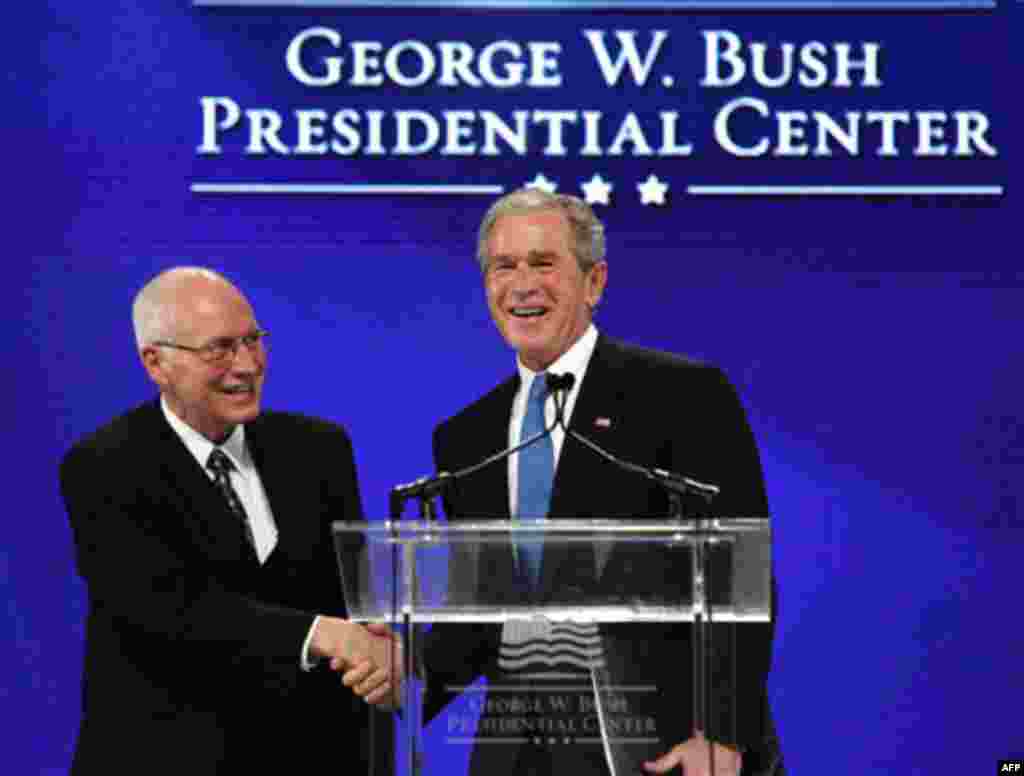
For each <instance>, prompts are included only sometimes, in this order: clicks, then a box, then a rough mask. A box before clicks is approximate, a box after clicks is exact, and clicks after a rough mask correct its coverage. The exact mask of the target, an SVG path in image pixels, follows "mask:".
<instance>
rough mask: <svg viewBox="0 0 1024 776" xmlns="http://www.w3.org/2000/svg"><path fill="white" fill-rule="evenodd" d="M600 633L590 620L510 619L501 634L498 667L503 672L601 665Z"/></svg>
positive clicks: (583, 669)
mask: <svg viewBox="0 0 1024 776" xmlns="http://www.w3.org/2000/svg"><path fill="white" fill-rule="evenodd" d="M604 666H605V661H604V651H603V649H602V648H601V637H600V635H599V634H598V632H597V625H595V624H594V623H582V624H581V623H550V622H547V621H545V620H510V621H508V622H506V623H505V626H504V628H503V629H502V634H501V651H500V653H499V655H498V667H499V668H500V669H501V670H502V671H506V672H534V671H539V670H545V671H549V670H551V669H562V670H566V669H575V670H581V671H587V670H589V669H591V668H604Z"/></svg>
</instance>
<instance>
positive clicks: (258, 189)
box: [189, 183, 505, 194]
mask: <svg viewBox="0 0 1024 776" xmlns="http://www.w3.org/2000/svg"><path fill="white" fill-rule="evenodd" d="M189 188H190V189H191V191H192V193H194V194H501V193H502V192H503V191H504V190H505V189H504V187H503V186H482V185H481V186H475V185H463V184H403V183H377V184H355V183H193V184H192V185H191V186H190V187H189Z"/></svg>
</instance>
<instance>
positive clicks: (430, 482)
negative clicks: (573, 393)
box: [389, 372, 576, 520]
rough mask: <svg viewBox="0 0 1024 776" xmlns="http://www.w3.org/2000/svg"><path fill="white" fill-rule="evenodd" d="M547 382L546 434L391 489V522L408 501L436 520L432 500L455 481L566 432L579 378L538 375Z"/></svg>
mask: <svg viewBox="0 0 1024 776" xmlns="http://www.w3.org/2000/svg"><path fill="white" fill-rule="evenodd" d="M542 377H543V378H544V379H545V380H546V382H547V385H546V388H545V398H547V397H548V396H552V397H553V398H554V401H555V420H554V422H553V423H552V424H551V425H550V426H546V427H545V428H544V430H543V431H539V432H538V433H536V434H534V435H533V436H531V437H530V438H529V439H524V440H522V441H521V442H520V443H519V444H518V445H515V446H514V447H509V448H507V449H505V450H502V451H500V452H498V453H495V454H494V455H490V456H488V457H487V458H485V459H484V460H482V461H480V462H478V463H474V464H471V465H470V466H466V467H464V468H462V469H459V470H458V471H454V472H438V473H437V474H436V475H434V476H433V477H420V478H419V479H418V480H415V481H414V482H409V483H406V484H404V485H396V486H395V487H394V488H392V489H391V496H390V499H389V503H390V507H391V519H392V520H397V519H399V518H400V517H401V516H402V512H403V511H404V509H405V502H406V501H408V500H409V499H413V498H415V499H419V502H420V508H421V516H423V517H425V518H426V519H428V520H432V519H433V518H434V514H433V508H434V507H433V500H434V499H435V498H436V497H437V496H439V495H441V493H443V492H444V490H445V488H447V487H449V486H450V485H452V484H453V483H455V482H456V481H458V480H460V479H461V478H463V477H467V476H469V475H470V474H475V473H476V472H478V471H480V470H481V469H485V468H487V467H488V466H490V465H491V464H494V463H498V462H499V461H503V460H505V459H506V458H508V457H509V456H510V455H512V454H513V453H518V452H519V451H520V450H523V449H525V448H527V447H529V446H530V445H534V444H536V443H537V442H539V441H540V440H541V439H543V438H544V437H546V436H549V435H550V434H551V432H552V431H554V430H555V427H556V426H559V425H560V426H562V428H563V429H564V428H565V421H564V420H563V418H562V415H563V413H564V411H565V395H566V393H568V391H569V389H571V388H572V386H573V384H574V383H575V382H576V378H575V377H573V375H572V374H569V373H566V374H564V375H552V374H549V373H547V372H545V373H544V374H543V375H538V376H537V377H535V378H534V379H535V380H539V379H541V378H542ZM559 395H561V398H562V401H561V402H559Z"/></svg>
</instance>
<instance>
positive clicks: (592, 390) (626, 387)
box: [425, 336, 777, 776]
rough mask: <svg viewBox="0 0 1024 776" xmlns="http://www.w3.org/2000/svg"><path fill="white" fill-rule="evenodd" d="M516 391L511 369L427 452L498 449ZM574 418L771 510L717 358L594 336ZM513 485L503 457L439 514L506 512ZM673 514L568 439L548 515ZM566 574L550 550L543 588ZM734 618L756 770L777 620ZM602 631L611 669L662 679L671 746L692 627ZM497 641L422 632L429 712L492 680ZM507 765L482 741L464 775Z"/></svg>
mask: <svg viewBox="0 0 1024 776" xmlns="http://www.w3.org/2000/svg"><path fill="white" fill-rule="evenodd" d="M518 388H519V378H518V376H514V377H513V378H511V379H510V380H507V381H506V382H504V383H502V384H501V385H499V386H498V387H497V388H495V389H494V390H493V391H491V392H490V393H488V394H487V395H486V396H484V397H483V398H482V399H480V400H478V401H477V402H475V403H473V404H471V405H470V406H469V407H467V408H466V409H464V410H463V411H462V412H460V413H459V414H458V415H456V416H455V417H453V418H451V419H450V420H448V421H446V422H444V423H442V424H441V425H439V426H438V427H437V429H436V430H435V434H434V458H435V463H436V466H437V469H438V470H439V471H455V470H457V469H459V468H461V467H464V466H466V465H468V464H471V463H474V462H476V461H479V460H482V459H484V458H485V457H487V456H488V455H491V454H493V453H496V452H498V451H500V450H502V449H503V448H505V447H506V446H507V440H508V427H509V422H510V417H511V412H512V402H513V398H514V396H515V394H516V392H517V390H518ZM599 418H601V419H602V420H601V421H600V422H598V419H599ZM570 427H571V428H572V429H573V430H575V431H577V432H579V433H580V434H582V435H583V436H586V437H588V438H590V439H592V440H593V441H595V442H596V443H598V444H599V445H601V446H602V447H604V448H605V449H606V450H608V451H610V452H611V453H613V454H615V455H616V456H618V457H620V458H622V459H625V460H628V461H632V462H635V463H640V464H644V465H647V466H654V467H659V468H662V469H666V470H669V471H672V472H677V473H680V474H685V475H686V476H689V477H693V478H695V479H698V480H701V481H705V482H711V483H715V484H717V485H719V486H720V487H721V494H720V496H719V497H718V498H717V499H716V501H715V504H714V506H713V512H714V513H715V514H718V515H723V516H766V515H768V504H767V500H766V497H765V491H764V485H763V479H762V474H761V466H760V460H759V456H758V453H757V447H756V444H755V441H754V438H753V435H752V434H751V432H750V429H749V426H748V424H747V422H746V418H745V414H744V412H743V409H742V406H741V405H740V403H739V401H738V398H737V396H736V394H735V391H734V390H733V389H732V387H731V385H730V384H729V382H728V380H727V379H726V378H725V376H724V375H723V374H722V372H721V371H720V370H718V369H716V368H714V367H710V366H706V365H702V364H699V363H697V362H694V361H690V360H688V359H685V358H682V357H679V356H674V355H670V354H666V353H661V352H658V351H653V350H648V349H644V348H639V347H636V346H632V345H627V344H624V343H621V342H617V341H615V340H611V339H609V338H606V337H604V336H600V337H599V339H598V342H597V345H596V348H595V350H594V354H593V356H592V358H591V361H590V364H589V366H588V368H587V373H586V376H585V378H584V381H583V384H582V386H581V387H580V393H579V395H578V397H577V401H576V406H575V408H574V410H573V415H572V418H571V422H570ZM508 494H509V482H508V466H507V464H506V463H504V462H502V463H499V464H496V465H494V466H491V467H489V468H487V469H485V470H482V471H480V472H478V473H477V474H475V475H473V476H471V477H468V478H466V479H465V480H463V481H461V482H459V483H457V485H456V486H455V487H454V488H452V489H451V490H450V491H449V494H448V498H447V499H446V503H445V511H446V514H447V515H448V516H449V518H450V519H459V518H466V517H476V518H483V517H492V518H493V517H497V518H508V517H509V498H508ZM668 513H669V503H668V499H667V497H666V495H665V494H664V492H663V491H662V490H661V489H660V488H658V487H657V486H654V485H653V484H652V483H650V482H649V481H648V480H646V479H644V478H642V477H639V476H637V475H635V474H631V473H628V472H625V471H623V470H621V469H620V468H618V467H616V466H615V465H614V464H611V463H609V462H607V461H605V460H603V459H601V458H600V457H598V456H597V455H596V454H595V453H594V452H592V451H590V450H588V449H586V448H584V447H583V446H582V445H580V444H579V443H578V442H575V441H574V440H572V439H571V438H568V437H567V438H566V440H565V442H564V444H563V447H562V452H561V456H560V459H559V463H558V468H557V470H556V473H555V480H554V484H553V491H552V497H551V509H550V515H551V516H552V517H556V518H591V517H603V518H615V519H625V518H633V517H648V518H661V517H664V516H665V515H667V514H668ZM489 560H490V562H491V564H492V566H491V570H490V572H489V573H490V578H491V579H492V580H495V585H496V587H500V586H501V585H503V584H504V582H503V580H506V579H508V578H510V577H511V569H510V568H509V564H510V562H511V561H510V560H502V559H501V558H500V557H499V558H494V557H492V558H490V559H489ZM662 561H663V559H662V558H660V557H653V556H652V555H651V554H650V553H649V552H645V553H642V555H641V556H636V555H635V554H634V555H633V556H632V557H631V556H630V555H629V554H627V553H618V554H616V555H613V556H612V558H611V559H609V561H608V563H607V565H606V566H605V567H604V570H603V575H602V579H603V581H604V582H606V583H609V584H614V580H615V579H621V578H623V576H624V575H626V574H629V575H634V576H635V575H637V574H640V575H644V578H646V579H649V580H650V582H649V584H650V585H651V586H654V587H653V589H658V588H657V587H656V586H658V585H662V584H664V580H665V579H666V578H668V577H669V576H677V575H673V574H672V570H671V569H667V568H666V567H665V566H664V563H663V562H662ZM564 571H565V564H564V563H563V564H561V568H560V564H558V563H549V562H548V557H547V555H546V556H545V559H544V564H543V566H542V570H541V583H540V589H541V591H544V590H550V589H552V588H553V587H555V586H558V585H560V584H563V583H564V581H565V578H564V575H563V576H562V577H561V578H560V575H562V574H563V572H564ZM495 594H498V595H500V593H499V592H497V591H495ZM742 627H743V631H742V632H741V636H742V643H740V644H739V645H738V650H737V652H736V657H737V662H736V667H737V683H738V687H739V693H738V694H739V697H738V706H739V713H738V715H737V719H736V723H737V728H738V729H737V736H736V738H737V740H736V741H732V742H731V743H734V744H736V745H738V746H740V747H742V748H743V749H744V750H745V751H746V752H747V754H746V755H745V758H744V759H745V766H744V771H745V772H747V773H756V772H759V771H762V770H764V763H770V762H771V761H772V760H773V759H774V756H775V754H776V753H777V745H776V743H775V740H774V732H773V730H772V725H771V722H770V718H769V715H768V706H767V694H766V686H765V682H766V677H767V673H768V668H769V665H770V660H771V633H772V629H771V627H769V626H752V625H745V626H742ZM603 630H604V638H605V639H606V644H607V642H608V640H609V639H611V640H612V641H613V642H614V644H615V647H614V651H615V653H616V657H615V660H614V661H613V662H615V663H617V665H613V666H612V668H613V670H615V671H616V672H617V673H619V674H620V675H621V673H622V672H623V671H625V672H626V673H627V674H628V673H629V671H630V670H631V668H632V667H633V666H635V667H637V668H642V669H643V670H651V667H653V672H654V674H656V675H657V676H658V678H657V682H658V684H659V686H661V687H662V688H663V689H665V690H666V692H664V693H662V698H661V701H662V703H661V705H660V708H659V709H658V713H657V716H658V728H659V734H660V735H661V736H662V737H663V738H667V739H669V740H668V741H667V743H668V744H669V745H672V744H674V743H679V742H681V741H683V740H685V738H687V737H688V736H689V732H690V730H691V729H692V724H691V717H690V704H689V702H688V698H689V693H690V685H689V681H688V680H689V665H690V643H689V639H690V630H691V629H690V628H689V627H688V626H671V627H665V626H649V627H648V630H647V635H646V636H645V638H644V639H642V640H639V641H638V640H637V639H633V638H620V636H621V635H622V633H621V631H619V632H616V630H615V628H614V627H612V628H605V629H603ZM500 639H501V629H500V628H498V627H495V626H486V625H482V626H475V627H473V628H469V627H467V626H457V627H447V628H435V629H434V631H433V632H432V633H431V634H430V635H428V637H427V639H426V644H425V649H426V653H425V661H426V665H427V675H428V679H429V682H428V693H427V704H426V708H425V713H426V716H427V717H428V718H430V717H432V716H433V715H435V714H436V713H437V712H438V711H439V709H440V708H441V707H442V706H444V705H445V704H446V703H447V702H449V701H450V700H452V698H453V693H452V692H451V691H450V690H448V689H446V687H451V686H465V685H468V684H470V683H471V682H472V681H473V680H474V679H475V677H476V676H477V675H479V674H481V673H482V674H484V675H486V676H488V678H489V679H490V680H492V681H494V680H500V675H499V671H498V668H497V654H498V648H499V645H500ZM606 651H607V650H606ZM651 754H655V753H654V752H652V753H651ZM514 761H515V758H514V757H510V752H509V751H508V748H507V747H500V746H486V747H485V746H477V747H476V750H475V751H474V753H473V766H472V772H473V773H474V774H475V773H481V774H483V773H487V774H488V776H495V774H496V773H501V772H502V769H503V767H504V769H505V770H507V769H508V767H509V765H511V764H512V763H514ZM502 762H504V766H502V765H501V763H502ZM577 770H578V769H577ZM574 772H576V771H574ZM579 772H583V771H579Z"/></svg>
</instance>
